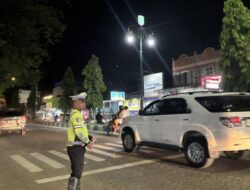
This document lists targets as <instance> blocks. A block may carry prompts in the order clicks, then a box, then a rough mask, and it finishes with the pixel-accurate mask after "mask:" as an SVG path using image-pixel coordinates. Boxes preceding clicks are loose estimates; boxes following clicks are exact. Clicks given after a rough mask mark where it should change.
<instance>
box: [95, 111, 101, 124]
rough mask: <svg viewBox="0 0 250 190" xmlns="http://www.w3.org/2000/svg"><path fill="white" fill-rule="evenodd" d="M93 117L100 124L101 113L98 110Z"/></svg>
mask: <svg viewBox="0 0 250 190" xmlns="http://www.w3.org/2000/svg"><path fill="white" fill-rule="evenodd" d="M95 119H96V121H97V123H98V124H102V114H101V112H100V111H98V113H97V114H96V116H95Z"/></svg>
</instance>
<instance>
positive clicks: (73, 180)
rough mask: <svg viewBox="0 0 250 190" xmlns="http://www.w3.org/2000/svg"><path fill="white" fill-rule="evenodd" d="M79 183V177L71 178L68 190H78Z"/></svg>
mask: <svg viewBox="0 0 250 190" xmlns="http://www.w3.org/2000/svg"><path fill="white" fill-rule="evenodd" d="M78 183H79V180H78V178H77V177H70V178H69V184H68V190H78V189H77V184H78ZM79 187H80V186H79Z"/></svg>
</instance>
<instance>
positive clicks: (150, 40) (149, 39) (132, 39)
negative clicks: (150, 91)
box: [126, 15, 155, 109]
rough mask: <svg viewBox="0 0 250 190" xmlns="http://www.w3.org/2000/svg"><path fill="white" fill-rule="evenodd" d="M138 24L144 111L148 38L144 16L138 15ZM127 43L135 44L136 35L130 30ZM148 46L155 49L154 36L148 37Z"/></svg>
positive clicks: (141, 91)
mask: <svg viewBox="0 0 250 190" xmlns="http://www.w3.org/2000/svg"><path fill="white" fill-rule="evenodd" d="M137 22H138V24H139V27H136V29H137V33H138V34H137V35H138V37H139V41H140V49H139V52H140V82H141V88H140V95H141V97H140V98H141V101H140V103H141V105H140V106H141V109H143V98H144V79H143V39H144V36H146V34H145V31H144V28H143V26H144V16H142V15H138V19H137ZM126 39H127V42H128V43H129V44H133V43H135V37H134V34H133V32H132V31H131V30H128V34H127V37H126ZM147 44H148V46H149V47H153V46H154V45H155V39H154V37H153V35H152V34H151V35H149V36H148V37H147Z"/></svg>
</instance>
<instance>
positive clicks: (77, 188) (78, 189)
mask: <svg viewBox="0 0 250 190" xmlns="http://www.w3.org/2000/svg"><path fill="white" fill-rule="evenodd" d="M76 190H80V180H78V183H77V187H76Z"/></svg>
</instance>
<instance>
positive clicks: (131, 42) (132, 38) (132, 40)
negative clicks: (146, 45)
mask: <svg viewBox="0 0 250 190" xmlns="http://www.w3.org/2000/svg"><path fill="white" fill-rule="evenodd" d="M126 39H127V42H128V43H129V44H133V43H134V42H135V37H134V35H133V34H132V33H129V34H128V35H127V37H126Z"/></svg>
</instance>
